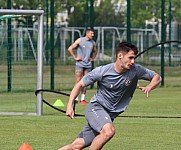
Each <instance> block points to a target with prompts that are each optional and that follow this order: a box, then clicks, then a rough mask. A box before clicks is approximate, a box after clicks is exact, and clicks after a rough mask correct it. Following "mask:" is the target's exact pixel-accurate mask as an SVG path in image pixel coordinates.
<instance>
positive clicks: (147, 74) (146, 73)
mask: <svg viewBox="0 0 181 150" xmlns="http://www.w3.org/2000/svg"><path fill="white" fill-rule="evenodd" d="M136 70H137V76H138V79H143V80H148V81H151V79H152V78H153V76H154V75H155V71H153V70H150V69H147V68H145V67H143V66H141V65H136Z"/></svg>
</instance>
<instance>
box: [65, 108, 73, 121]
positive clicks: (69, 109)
mask: <svg viewBox="0 0 181 150" xmlns="http://www.w3.org/2000/svg"><path fill="white" fill-rule="evenodd" d="M66 115H67V116H68V117H70V118H71V119H73V118H74V110H73V108H72V106H67V110H66Z"/></svg>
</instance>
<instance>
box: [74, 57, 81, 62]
mask: <svg viewBox="0 0 181 150" xmlns="http://www.w3.org/2000/svg"><path fill="white" fill-rule="evenodd" d="M74 59H75V60H76V61H82V57H79V56H78V57H74Z"/></svg>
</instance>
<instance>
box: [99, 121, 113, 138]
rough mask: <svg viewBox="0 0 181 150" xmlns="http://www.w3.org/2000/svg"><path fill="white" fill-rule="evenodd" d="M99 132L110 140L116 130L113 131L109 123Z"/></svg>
mask: <svg viewBox="0 0 181 150" xmlns="http://www.w3.org/2000/svg"><path fill="white" fill-rule="evenodd" d="M101 132H102V134H104V135H105V137H106V138H107V139H111V138H112V137H113V136H114V135H115V132H116V130H115V128H114V126H113V124H110V123H109V124H106V125H104V127H103V128H102V130H101Z"/></svg>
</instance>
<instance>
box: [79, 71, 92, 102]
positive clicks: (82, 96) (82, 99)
mask: <svg viewBox="0 0 181 150" xmlns="http://www.w3.org/2000/svg"><path fill="white" fill-rule="evenodd" d="M90 71H91V69H89V68H87V69H85V70H84V72H83V76H85V75H86V74H87V73H89V72H90ZM86 90H87V88H86V87H84V88H82V90H81V98H80V103H81V104H87V102H86V100H85V96H86Z"/></svg>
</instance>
